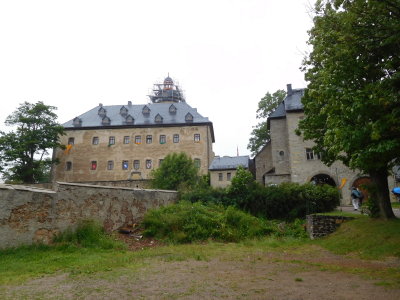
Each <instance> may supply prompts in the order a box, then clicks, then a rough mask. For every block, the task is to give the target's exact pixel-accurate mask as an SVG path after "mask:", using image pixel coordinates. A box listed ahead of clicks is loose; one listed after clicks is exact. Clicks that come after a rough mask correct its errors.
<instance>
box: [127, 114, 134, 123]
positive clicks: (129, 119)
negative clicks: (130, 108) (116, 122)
mask: <svg viewBox="0 0 400 300" xmlns="http://www.w3.org/2000/svg"><path fill="white" fill-rule="evenodd" d="M134 123H135V119H134V118H133V117H132V116H131V115H127V116H126V117H125V124H127V125H133V124H134Z"/></svg>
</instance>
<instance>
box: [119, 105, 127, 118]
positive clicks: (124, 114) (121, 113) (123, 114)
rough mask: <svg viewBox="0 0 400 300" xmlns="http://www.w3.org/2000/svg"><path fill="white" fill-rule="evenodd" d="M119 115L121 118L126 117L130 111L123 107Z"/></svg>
mask: <svg viewBox="0 0 400 300" xmlns="http://www.w3.org/2000/svg"><path fill="white" fill-rule="evenodd" d="M119 113H120V115H121V116H123V117H125V116H126V115H127V114H128V109H127V108H126V107H125V106H122V107H121V109H120V110H119Z"/></svg>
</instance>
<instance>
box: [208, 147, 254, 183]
mask: <svg viewBox="0 0 400 300" xmlns="http://www.w3.org/2000/svg"><path fill="white" fill-rule="evenodd" d="M249 161H250V157H249V156H248V155H244V156H223V157H219V156H216V157H215V158H214V160H213V161H212V163H211V165H210V167H209V168H208V170H209V171H210V184H211V186H212V187H221V188H224V187H227V186H228V185H230V184H231V180H232V178H233V177H234V176H235V175H236V171H237V168H238V167H240V166H241V167H243V168H244V169H246V170H248V169H249Z"/></svg>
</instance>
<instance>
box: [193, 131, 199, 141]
mask: <svg viewBox="0 0 400 300" xmlns="http://www.w3.org/2000/svg"><path fill="white" fill-rule="evenodd" d="M194 141H195V142H200V133H195V134H194Z"/></svg>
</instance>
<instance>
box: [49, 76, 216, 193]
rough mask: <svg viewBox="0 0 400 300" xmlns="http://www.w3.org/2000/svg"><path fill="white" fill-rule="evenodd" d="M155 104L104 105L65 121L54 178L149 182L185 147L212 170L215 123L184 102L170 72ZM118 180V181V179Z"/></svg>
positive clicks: (157, 89) (134, 183) (155, 91)
mask: <svg viewBox="0 0 400 300" xmlns="http://www.w3.org/2000/svg"><path fill="white" fill-rule="evenodd" d="M149 98H150V100H151V101H150V103H148V104H141V105H133V104H132V102H131V101H128V103H127V104H126V105H108V106H104V105H102V104H99V105H98V106H97V107H94V108H93V109H91V110H89V111H87V112H85V113H83V114H81V115H79V116H77V117H76V118H74V119H73V120H70V121H68V122H66V123H65V124H63V126H64V128H65V132H66V135H64V136H62V137H61V143H62V144H64V145H66V149H65V150H62V149H56V150H55V151H54V153H53V155H54V156H55V157H56V158H58V159H59V161H60V163H59V164H57V165H56V166H55V167H54V168H53V170H52V172H53V180H54V181H65V182H85V183H93V184H103V183H104V184H111V185H113V184H114V185H126V186H137V187H146V186H147V185H146V182H147V183H148V179H149V178H150V173H151V171H152V170H153V169H154V168H157V167H158V166H160V164H161V163H162V161H163V159H164V157H165V156H166V155H168V154H169V153H172V152H185V153H187V154H188V155H189V156H190V157H191V158H192V159H193V160H194V163H195V164H196V166H197V167H198V168H199V170H200V173H201V174H207V172H208V167H209V165H210V164H211V162H212V160H213V158H214V153H213V150H212V144H213V143H214V141H215V138H214V130H213V124H212V122H210V121H209V119H208V118H206V117H203V116H202V115H200V114H199V113H198V112H197V109H196V108H192V107H191V106H190V105H188V104H187V103H186V101H185V98H184V96H183V93H182V91H181V90H180V88H179V86H178V85H176V84H175V83H174V81H173V80H172V79H171V78H170V77H169V76H168V77H167V78H165V80H164V82H163V83H159V84H155V85H154V89H153V93H152V95H150V96H149ZM117 183H118V184H117Z"/></svg>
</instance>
